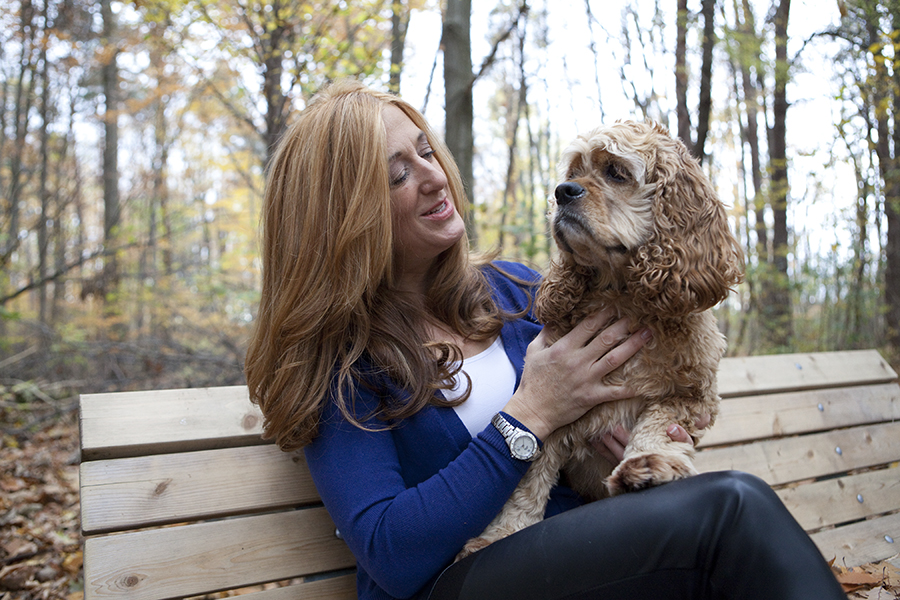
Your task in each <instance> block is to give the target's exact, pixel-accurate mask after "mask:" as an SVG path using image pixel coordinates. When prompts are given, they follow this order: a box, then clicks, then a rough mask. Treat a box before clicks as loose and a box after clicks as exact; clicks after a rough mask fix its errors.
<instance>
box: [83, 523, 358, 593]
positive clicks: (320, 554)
mask: <svg viewBox="0 0 900 600" xmlns="http://www.w3.org/2000/svg"><path fill="white" fill-rule="evenodd" d="M330 522H331V520H330V519H328V518H327V513H325V509H324V508H313V509H304V510H296V511H290V512H282V513H273V514H264V515H257V516H252V517H245V518H241V519H226V520H221V521H213V522H208V523H198V524H192V525H184V526H180V527H166V528H162V529H154V530H149V531H140V532H133V533H123V534H120V535H111V536H101V537H92V538H88V539H87V540H86V541H85V549H84V552H85V573H84V586H85V593H86V595H89V597H91V598H98V599H100V598H128V599H129V600H156V599H163V598H182V597H184V596H191V595H196V594H201V593H208V592H210V591H215V590H221V589H230V588H234V587H237V586H245V585H252V584H254V583H262V582H266V581H273V580H281V579H289V578H293V577H300V576H303V575H306V574H310V573H317V572H320V571H324V570H329V569H341V568H349V567H352V566H353V565H354V564H355V562H354V559H353V556H352V555H351V554H350V551H349V550H348V549H347V546H346V544H344V543H343V542H342V541H341V540H339V539H337V538H336V537H335V536H334V525H333V524H332V525H330V526H329V523H330ZM174 549H177V552H175V551H174Z"/></svg>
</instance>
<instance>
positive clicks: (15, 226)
mask: <svg viewBox="0 0 900 600" xmlns="http://www.w3.org/2000/svg"><path fill="white" fill-rule="evenodd" d="M20 12H21V15H20V21H19V22H20V26H21V31H22V47H21V54H20V59H19V71H18V74H17V79H18V81H17V82H16V84H15V85H16V88H15V107H14V113H13V120H14V122H13V129H14V136H15V143H14V145H13V147H12V149H11V151H10V157H9V182H8V184H7V192H6V198H7V202H8V204H7V207H8V209H7V210H8V214H7V224H8V229H7V231H8V234H7V239H6V243H5V244H3V246H2V248H0V251H2V254H0V266H3V267H5V266H6V265H7V264H8V262H9V260H10V257H11V256H12V253H13V252H14V251H15V250H16V248H18V247H19V218H20V209H19V200H20V198H21V196H22V186H23V185H24V181H25V177H26V175H25V173H24V169H23V162H24V159H23V154H24V152H25V148H26V143H25V139H26V137H27V135H28V114H29V112H30V111H31V107H32V104H33V102H34V97H33V92H34V78H35V65H34V63H33V62H32V61H31V60H30V55H31V52H32V48H33V47H34V39H35V34H36V30H37V28H36V27H35V26H34V6H33V5H32V4H31V2H22V6H21V11H20Z"/></svg>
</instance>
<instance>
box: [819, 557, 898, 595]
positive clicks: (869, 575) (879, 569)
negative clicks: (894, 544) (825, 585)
mask: <svg viewBox="0 0 900 600" xmlns="http://www.w3.org/2000/svg"><path fill="white" fill-rule="evenodd" d="M831 570H832V571H833V572H834V575H835V577H837V580H838V581H839V582H840V583H841V586H842V587H843V588H844V592H846V594H847V598H850V599H853V600H858V599H861V598H864V599H866V600H894V599H896V598H900V569H898V568H897V567H895V566H894V565H892V564H890V563H889V562H881V563H875V564H867V565H862V566H861V567H853V568H850V569H848V568H847V567H842V566H839V565H835V564H834V562H833V561H832V563H831Z"/></svg>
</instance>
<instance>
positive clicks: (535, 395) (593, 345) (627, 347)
mask: <svg viewBox="0 0 900 600" xmlns="http://www.w3.org/2000/svg"><path fill="white" fill-rule="evenodd" d="M630 328H631V323H630V321H629V320H628V319H616V317H615V313H614V311H613V310H612V309H609V308H607V309H604V310H602V311H600V312H598V313H596V314H594V315H592V316H590V317H588V318H586V319H584V320H583V321H582V322H581V323H579V324H578V325H576V326H575V327H574V328H573V329H572V331H570V332H569V333H567V334H566V335H564V336H563V337H561V338H560V339H559V340H557V341H556V342H555V343H554V344H553V345H549V342H548V339H547V337H548V335H549V333H548V331H547V330H546V329H544V330H543V331H541V333H540V334H538V336H537V337H536V338H535V339H534V341H532V342H531V344H529V345H528V351H527V352H526V355H525V369H524V371H523V373H522V382H521V384H520V385H519V388H518V389H517V390H516V393H515V394H514V395H513V397H512V399H510V401H509V402H508V403H507V405H506V406H505V407H504V409H503V410H504V411H505V412H507V413H508V414H510V415H511V416H512V417H514V418H515V419H517V420H518V421H520V422H521V423H523V424H524V425H525V426H526V427H528V429H530V430H531V432H532V433H534V434H535V435H536V436H538V437H539V438H541V439H544V438H546V436H547V435H549V434H550V433H552V432H553V431H555V430H556V429H557V428H559V427H562V426H563V425H567V424H569V423H571V422H572V421H574V420H576V419H578V418H579V417H581V416H582V415H583V414H584V413H586V412H587V411H588V410H590V409H591V408H593V407H594V406H596V405H598V404H601V403H603V402H609V401H611V400H621V399H624V398H629V397H631V396H633V395H634V394H633V392H632V391H631V390H630V389H629V388H628V387H627V386H614V385H608V384H606V383H604V382H603V378H604V377H605V376H606V375H608V374H609V373H611V372H613V371H614V370H615V369H617V368H618V367H619V366H621V365H622V364H623V363H624V362H625V361H627V360H628V359H629V358H631V357H632V356H634V354H635V353H636V352H637V351H638V350H640V349H641V348H642V347H643V346H644V344H646V343H647V341H648V340H649V339H650V338H651V334H650V330H649V329H641V330H639V331H637V332H635V333H633V334H632V333H630Z"/></svg>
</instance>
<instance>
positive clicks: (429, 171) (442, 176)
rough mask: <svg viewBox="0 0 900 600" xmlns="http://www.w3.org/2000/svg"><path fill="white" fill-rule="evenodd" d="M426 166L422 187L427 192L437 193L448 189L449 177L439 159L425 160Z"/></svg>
mask: <svg viewBox="0 0 900 600" xmlns="http://www.w3.org/2000/svg"><path fill="white" fill-rule="evenodd" d="M423 163H424V165H425V169H426V170H425V176H424V177H423V178H422V185H423V188H424V189H425V190H426V191H435V190H440V189H443V188H445V187H447V175H446V173H444V169H443V168H441V163H439V162H438V161H437V159H436V158H435V159H433V160H431V161H425V160H423Z"/></svg>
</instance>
